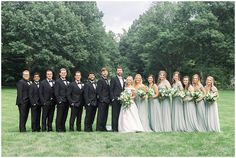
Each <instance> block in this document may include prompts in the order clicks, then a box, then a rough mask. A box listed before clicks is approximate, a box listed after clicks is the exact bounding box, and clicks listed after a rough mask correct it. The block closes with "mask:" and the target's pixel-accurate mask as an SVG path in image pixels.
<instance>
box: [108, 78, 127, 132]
mask: <svg viewBox="0 0 236 158" xmlns="http://www.w3.org/2000/svg"><path fill="white" fill-rule="evenodd" d="M122 81H123V87H122V86H121V83H120V80H119V78H118V77H117V76H115V77H113V78H112V79H111V84H110V96H111V100H112V130H113V131H118V119H119V115H120V108H121V103H120V101H119V100H118V97H120V94H121V92H122V91H123V90H124V80H123V79H122Z"/></svg>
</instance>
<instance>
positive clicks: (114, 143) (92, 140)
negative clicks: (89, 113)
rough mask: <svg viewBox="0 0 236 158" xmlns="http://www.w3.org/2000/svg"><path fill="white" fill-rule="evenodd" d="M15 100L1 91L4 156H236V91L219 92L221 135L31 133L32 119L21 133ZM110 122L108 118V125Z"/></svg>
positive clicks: (9, 91)
mask: <svg viewBox="0 0 236 158" xmlns="http://www.w3.org/2000/svg"><path fill="white" fill-rule="evenodd" d="M15 97H16V90H15V89H2V156H231V157H232V156H234V153H235V149H234V91H220V99H219V101H218V106H219V115H220V124H221V131H222V132H221V133H177V132H171V133H154V132H152V133H126V134H121V133H112V132H108V133H101V132H93V133H85V132H66V133H56V132H52V133H47V132H46V133H42V132H40V133H32V132H31V131H30V123H31V121H30V117H29V119H28V122H27V130H28V132H27V133H19V132H18V116H19V114H18V109H17V107H16V106H15ZM83 117H84V116H83ZM110 120H111V119H110V116H109V121H108V124H110ZM66 123H67V129H68V121H67V122H66ZM53 125H54V129H55V123H54V124H53Z"/></svg>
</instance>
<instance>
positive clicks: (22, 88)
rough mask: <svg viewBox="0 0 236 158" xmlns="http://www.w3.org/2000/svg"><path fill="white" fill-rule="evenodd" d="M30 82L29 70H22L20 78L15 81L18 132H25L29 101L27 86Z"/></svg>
mask: <svg viewBox="0 0 236 158" xmlns="http://www.w3.org/2000/svg"><path fill="white" fill-rule="evenodd" d="M31 84H32V82H31V81H30V72H29V70H24V71H23V73H22V79H21V80H20V81H18V83H17V85H16V86H17V98H16V105H18V108H19V130H20V132H26V128H25V124H26V122H27V119H28V115H29V109H30V101H29V87H30V85H31Z"/></svg>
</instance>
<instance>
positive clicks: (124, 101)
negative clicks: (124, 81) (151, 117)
mask: <svg viewBox="0 0 236 158" xmlns="http://www.w3.org/2000/svg"><path fill="white" fill-rule="evenodd" d="M118 100H120V101H121V105H122V106H123V107H124V108H125V109H126V108H129V107H130V106H131V104H132V100H131V96H130V93H129V92H128V91H127V90H124V91H123V92H121V94H120V97H119V98H118Z"/></svg>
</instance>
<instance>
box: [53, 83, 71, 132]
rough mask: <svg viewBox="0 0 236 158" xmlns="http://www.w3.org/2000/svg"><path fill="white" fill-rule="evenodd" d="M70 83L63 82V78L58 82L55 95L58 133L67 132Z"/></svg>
mask: <svg viewBox="0 0 236 158" xmlns="http://www.w3.org/2000/svg"><path fill="white" fill-rule="evenodd" d="M68 86H69V81H67V80H65V81H63V80H62V79H61V78H59V79H57V80H56V83H55V87H54V93H55V97H56V101H57V117H56V131H57V132H65V131H66V127H65V123H66V118H67V114H68V110H69V102H68V100H67V96H66V95H67V89H68Z"/></svg>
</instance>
